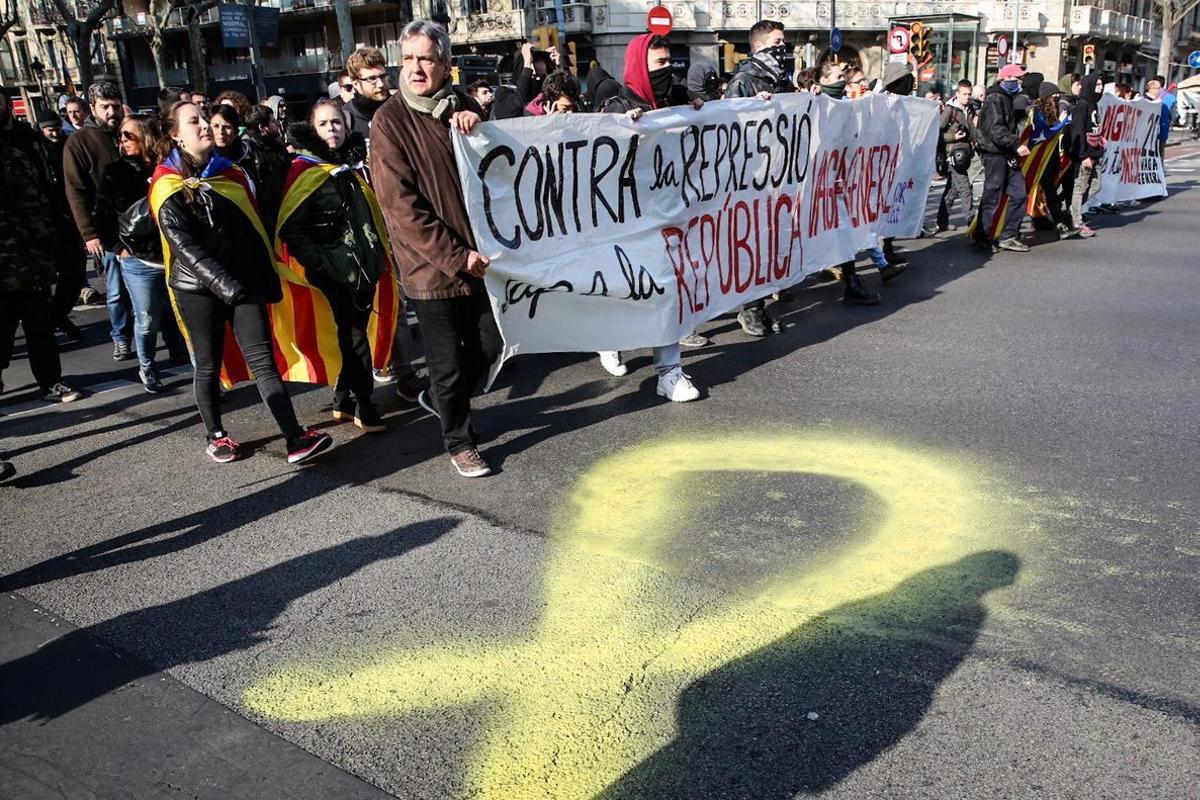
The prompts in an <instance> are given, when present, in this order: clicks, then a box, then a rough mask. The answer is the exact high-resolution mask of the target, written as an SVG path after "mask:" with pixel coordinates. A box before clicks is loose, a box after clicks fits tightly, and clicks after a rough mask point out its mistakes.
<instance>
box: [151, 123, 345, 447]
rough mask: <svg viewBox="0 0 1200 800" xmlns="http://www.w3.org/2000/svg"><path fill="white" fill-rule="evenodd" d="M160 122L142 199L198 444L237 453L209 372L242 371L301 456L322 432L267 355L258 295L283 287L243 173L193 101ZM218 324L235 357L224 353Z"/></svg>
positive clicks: (264, 299)
mask: <svg viewBox="0 0 1200 800" xmlns="http://www.w3.org/2000/svg"><path fill="white" fill-rule="evenodd" d="M162 124H163V134H164V137H163V140H162V142H161V143H160V147H159V154H160V155H161V156H162V159H163V160H162V163H161V164H160V165H159V167H158V169H157V170H155V173H154V179H153V182H152V183H151V185H150V205H151V209H152V211H153V213H154V216H155V219H156V220H157V222H158V226H159V228H160V229H161V231H162V235H163V241H164V244H165V245H166V247H167V250H166V252H165V253H164V256H165V258H166V263H167V285H168V286H169V287H170V289H171V296H172V299H173V301H174V304H175V307H176V309H177V311H178V314H179V320H180V322H181V323H182V326H183V333H184V335H185V336H186V337H187V341H188V344H189V345H190V347H191V350H192V355H193V358H194V359H195V376H194V381H193V383H194V387H195V394H196V405H197V406H198V408H199V411H200V418H201V420H202V421H203V423H204V427H205V431H206V434H207V437H206V452H207V453H208V455H209V457H210V458H212V460H213V461H216V462H218V463H222V464H223V463H228V462H231V461H236V460H237V459H239V458H242V457H243V456H245V455H246V451H245V448H243V447H242V445H241V444H239V443H238V442H237V441H236V440H235V439H233V438H232V437H231V436H230V435H229V434H228V433H227V432H226V431H225V428H224V426H223V425H222V422H221V409H220V402H219V392H220V380H219V375H220V374H222V373H224V374H225V376H226V377H227V379H228V380H227V382H228V383H233V382H234V381H236V380H240V379H247V378H248V377H249V376H250V374H252V375H253V378H254V382H255V383H256V384H258V391H259V393H260V394H261V395H262V399H263V402H264V403H265V404H266V406H267V408H268V409H269V411H270V412H271V416H272V417H274V419H275V423H276V424H277V425H278V426H279V430H280V431H281V432H282V433H283V436H284V438H285V440H286V443H287V453H288V456H287V458H288V463H290V464H299V463H303V462H306V461H308V460H310V459H312V458H314V457H315V456H317V455H318V454H320V453H321V452H323V451H325V450H326V449H328V448H329V446H330V444H332V439H331V438H330V437H329V435H328V434H325V433H319V432H317V431H312V430H305V429H304V428H302V427H300V423H299V422H297V421H296V412H295V411H294V410H293V408H292V401H291V399H290V397H289V396H288V391H287V387H286V386H285V385H284V383H283V380H282V379H281V378H280V375H279V370H278V368H277V367H276V365H275V357H274V348H275V345H274V343H273V342H272V334H271V326H270V322H269V321H268V317H267V309H266V304H267V303H274V302H279V301H280V300H281V299H282V295H283V293H282V289H281V287H280V283H279V275H278V274H277V273H276V271H275V267H274V263H273V262H274V259H273V257H272V252H271V251H272V248H271V246H270V240H269V239H268V237H267V233H266V231H265V230H264V229H263V227H262V220H261V219H260V217H259V215H258V211H257V210H256V209H255V206H254V201H253V195H252V193H251V189H250V185H249V183H248V182H247V180H246V175H245V173H244V172H243V171H242V170H241V169H239V168H238V167H236V166H234V165H233V164H231V163H230V162H229V161H228V160H226V159H224V158H222V157H221V156H218V155H216V154H214V153H213V140H212V133H211V131H210V130H209V127H208V122H207V121H206V120H205V119H204V117H203V116H202V115H201V113H200V107H199V106H197V105H195V104H193V103H188V102H183V101H180V102H177V103H175V104H174V105H173V106H171V108H170V109H169V111H168V113H167V115H166V116H164V117H163V120H162ZM227 327H228V328H230V329H232V332H233V335H234V337H235V338H236V340H237V345H238V348H239V349H240V351H241V352H240V356H241V358H243V359H244V362H245V363H244V364H235V363H232V362H231V361H230V358H232V356H231V355H230V354H229V353H228V352H226V349H225V337H226V335H227V330H226V328H227ZM248 373H249V374H248Z"/></svg>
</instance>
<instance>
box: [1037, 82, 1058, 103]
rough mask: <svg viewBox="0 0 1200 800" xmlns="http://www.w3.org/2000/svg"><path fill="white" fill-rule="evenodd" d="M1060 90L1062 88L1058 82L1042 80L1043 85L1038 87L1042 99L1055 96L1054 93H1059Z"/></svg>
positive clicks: (1039, 97)
mask: <svg viewBox="0 0 1200 800" xmlns="http://www.w3.org/2000/svg"><path fill="white" fill-rule="evenodd" d="M1060 91H1061V90H1060V89H1059V88H1058V84H1057V83H1051V82H1050V81H1042V85H1041V86H1039V87H1038V99H1039V100H1042V99H1045V98H1047V97H1053V96H1054V95H1056V94H1059V92H1060Z"/></svg>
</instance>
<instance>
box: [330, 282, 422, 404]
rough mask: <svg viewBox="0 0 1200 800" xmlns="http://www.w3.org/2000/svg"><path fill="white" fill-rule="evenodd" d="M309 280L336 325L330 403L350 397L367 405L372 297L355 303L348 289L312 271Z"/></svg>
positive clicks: (370, 387)
mask: <svg viewBox="0 0 1200 800" xmlns="http://www.w3.org/2000/svg"><path fill="white" fill-rule="evenodd" d="M309 280H310V281H312V284H313V285H314V286H316V287H317V288H318V289H320V290H321V293H322V294H324V295H325V298H326V299H327V300H329V308H330V310H331V311H333V320H334V322H335V323H337V333H338V349H339V350H341V352H342V371H341V373H339V374H338V379H337V384H336V385H335V386H334V387H333V404H334V406H342V405H344V404H345V403H346V401H347V400H348V398H349V396H350V395H351V394H353V395H354V399H355V400H356V401H358V403H359V405H363V406H370V405H371V392H372V390H373V389H374V388H375V378H374V376H373V375H372V374H371V340H370V339H369V338H368V337H367V323H369V322H370V321H371V304H372V301H373V299H374V296H373V295H370V296H368V297H366V298H365V299H363V300H362V301H361V302H358V301H356V300H355V298H354V296H353V294H352V293H351V291H350V288H349V287H348V286H346V285H345V284H340V283H337V282H336V281H333V280H329V279H328V278H326V277H325V276H324V275H321V274H320V273H318V272H316V271H314V273H313V274H311V275H309ZM385 280H386V278H385ZM361 306H366V308H361ZM400 322H401V323H403V322H404V318H403V317H401V318H400Z"/></svg>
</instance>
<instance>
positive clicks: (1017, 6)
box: [1008, 0, 1021, 64]
mask: <svg viewBox="0 0 1200 800" xmlns="http://www.w3.org/2000/svg"><path fill="white" fill-rule="evenodd" d="M1020 21H1021V0H1015V2H1014V3H1013V38H1012V50H1010V51H1009V53H1008V61H1009V63H1011V64H1015V63H1017V27H1018V25H1019V24H1020Z"/></svg>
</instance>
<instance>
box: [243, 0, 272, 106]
mask: <svg viewBox="0 0 1200 800" xmlns="http://www.w3.org/2000/svg"><path fill="white" fill-rule="evenodd" d="M246 16H247V17H248V18H249V19H248V20H247V22H248V23H249V24H248V25H247V26H246V27H247V28H249V29H250V71H251V72H252V73H254V93H255V94H257V95H258V102H260V103H261V102H262V101H263V100H266V99H267V81H266V78H265V77H264V76H263V73H262V52H260V51H259V49H258V31H256V30H255V29H254V0H246Z"/></svg>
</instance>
